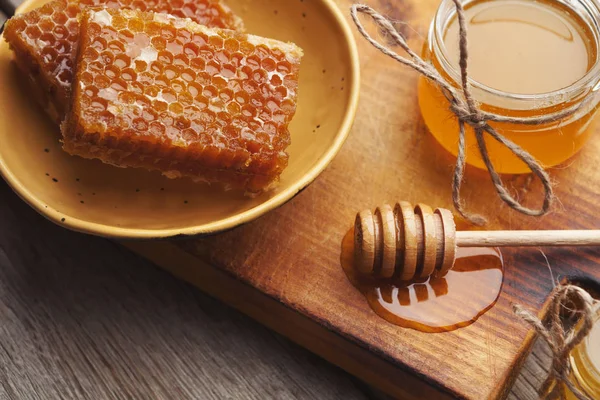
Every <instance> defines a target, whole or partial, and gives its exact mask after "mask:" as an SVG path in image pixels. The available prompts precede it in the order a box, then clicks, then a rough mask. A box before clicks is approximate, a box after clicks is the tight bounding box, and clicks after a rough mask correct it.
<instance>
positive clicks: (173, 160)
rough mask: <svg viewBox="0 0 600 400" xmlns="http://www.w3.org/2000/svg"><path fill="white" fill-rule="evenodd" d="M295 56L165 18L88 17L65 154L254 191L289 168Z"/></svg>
mask: <svg viewBox="0 0 600 400" xmlns="http://www.w3.org/2000/svg"><path fill="white" fill-rule="evenodd" d="M301 57H302V50H301V49H300V48H298V47H297V46H296V45H294V44H291V43H283V42H279V41H276V40H272V39H265V38H260V37H257V36H252V35H247V34H244V33H240V32H236V31H232V30H224V29H218V28H208V27H205V26H202V25H198V24H196V23H194V22H192V21H191V20H189V19H180V18H175V17H173V16H170V15H167V14H155V13H144V12H140V11H132V10H113V9H104V10H89V11H87V12H85V13H84V16H83V19H82V21H81V33H80V51H79V55H78V58H77V72H76V77H75V84H74V85H73V97H72V108H71V110H70V111H69V113H68V115H67V118H66V120H65V122H64V123H63V126H62V128H63V141H64V149H65V150H66V151H67V152H68V153H70V154H75V155H79V156H82V157H86V158H97V159H100V160H102V161H103V162H105V163H108V164H113V165H116V166H121V167H124V166H130V167H142V168H146V169H150V170H159V171H161V172H162V173H163V174H164V175H166V176H168V177H173V178H174V177H181V176H188V177H191V178H193V179H194V180H196V181H206V182H220V183H223V184H225V185H226V186H230V187H235V188H242V189H246V190H247V191H249V192H259V191H261V190H263V189H265V188H267V187H268V186H270V185H271V184H272V183H273V182H275V181H276V180H277V178H278V177H279V175H280V174H281V172H282V171H283V169H284V168H285V167H286V165H287V161H288V155H287V154H286V152H285V149H286V148H287V146H288V145H289V143H290V134H289V131H288V124H289V123H290V121H291V119H292V117H293V116H294V113H295V111H296V97H297V88H298V72H299V68H300V59H301Z"/></svg>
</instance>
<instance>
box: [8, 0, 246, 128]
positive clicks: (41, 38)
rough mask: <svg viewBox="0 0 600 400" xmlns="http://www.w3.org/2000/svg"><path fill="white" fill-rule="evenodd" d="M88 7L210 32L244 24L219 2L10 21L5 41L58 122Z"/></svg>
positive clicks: (49, 9) (69, 10)
mask: <svg viewBox="0 0 600 400" xmlns="http://www.w3.org/2000/svg"><path fill="white" fill-rule="evenodd" d="M86 7H108V8H131V9H140V10H142V11H146V10H148V11H156V12H164V13H167V14H171V15H174V16H177V17H182V18H185V17H188V18H191V19H193V20H194V21H196V22H198V23H200V24H203V25H207V26H212V27H218V28H229V29H237V30H243V24H242V21H241V20H240V19H239V18H238V17H236V16H235V15H234V14H233V13H232V12H231V10H230V9H229V8H228V7H227V6H225V5H224V4H223V2H221V1H220V0H148V1H143V0H133V1H132V0H68V1H67V0H55V1H52V2H50V3H47V4H45V5H43V6H42V7H40V8H37V9H35V10H33V11H30V12H28V13H26V14H22V15H18V16H15V17H13V18H11V19H10V20H9V21H8V22H7V23H6V26H5V30H4V37H5V39H6V41H7V42H8V43H9V44H10V46H11V48H12V49H13V51H14V52H15V59H16V62H17V65H18V66H19V68H20V69H21V70H22V71H23V72H24V73H25V75H26V76H27V77H28V80H29V82H30V83H31V85H30V86H31V88H32V90H33V92H34V97H36V99H37V100H38V101H39V102H40V103H41V105H42V106H43V107H44V109H45V110H46V111H47V113H48V114H49V115H50V116H51V117H52V118H53V119H54V120H56V121H57V122H60V121H61V120H62V118H63V117H64V113H65V111H66V108H67V104H68V101H69V97H70V88H71V80H72V76H73V65H74V61H75V54H76V47H77V43H78V35H79V22H78V15H79V14H80V12H81V10H83V9H84V8H86Z"/></svg>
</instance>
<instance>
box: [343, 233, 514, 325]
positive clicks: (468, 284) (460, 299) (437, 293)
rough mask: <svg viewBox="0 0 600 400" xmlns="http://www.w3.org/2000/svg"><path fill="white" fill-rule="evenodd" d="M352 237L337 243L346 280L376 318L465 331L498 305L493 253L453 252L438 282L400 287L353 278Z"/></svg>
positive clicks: (499, 272) (498, 269)
mask: <svg viewBox="0 0 600 400" xmlns="http://www.w3.org/2000/svg"><path fill="white" fill-rule="evenodd" d="M353 259H354V231H353V230H350V231H349V232H348V233H347V234H346V236H345V237H344V240H343V242H342V254H341V263H342V268H343V269H344V272H345V273H346V276H347V277H348V279H349V280H350V282H351V283H352V285H354V286H355V287H356V288H357V289H358V290H359V291H360V292H361V293H362V294H363V295H364V296H365V298H366V300H367V302H368V303H369V306H370V307H371V309H373V311H375V313H377V315H379V316H380V317H382V318H384V319H386V320H387V321H389V322H391V323H393V324H395V325H399V326H402V327H405V328H412V329H417V330H419V331H423V332H432V333H433V332H446V331H451V330H454V329H458V328H462V327H465V326H468V325H470V324H472V323H473V322H475V321H476V320H477V318H479V317H480V316H481V315H483V314H484V313H485V312H486V311H487V310H489V309H490V308H491V307H492V306H493V305H494V304H495V303H496V300H497V299H498V296H499V294H500V291H501V289H502V283H503V281H504V264H503V261H502V255H501V253H500V252H499V250H497V249H493V248H459V249H458V251H457V258H456V262H455V264H454V268H453V269H452V270H451V271H450V272H449V273H448V274H447V275H446V276H445V277H443V278H430V279H427V280H426V281H421V282H409V283H406V284H404V283H401V282H394V281H392V280H390V279H374V278H372V277H365V276H362V275H360V274H358V273H357V272H356V269H355V268H354V265H353Z"/></svg>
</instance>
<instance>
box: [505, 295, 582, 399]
mask: <svg viewBox="0 0 600 400" xmlns="http://www.w3.org/2000/svg"><path fill="white" fill-rule="evenodd" d="M573 300H577V306H578V307H577V309H576V310H571V311H572V312H573V313H574V314H577V315H579V316H580V319H581V322H582V323H581V326H580V327H572V328H571V329H565V327H564V324H563V322H562V320H561V310H562V308H563V307H564V308H566V306H567V302H572V301H573ZM573 304H575V303H573ZM593 307H594V299H593V298H592V296H591V295H590V294H589V293H588V292H586V291H585V290H583V289H582V288H580V287H578V286H575V285H558V286H557V287H556V288H555V289H554V290H553V292H552V294H551V295H550V304H549V307H548V320H549V321H548V323H549V326H548V327H546V326H544V324H543V323H542V321H541V320H540V319H539V318H538V317H536V316H535V315H533V314H532V313H530V312H529V311H527V310H525V309H524V308H523V307H521V306H520V305H518V304H516V305H514V306H513V311H514V312H515V314H516V315H517V316H519V317H521V318H522V319H523V320H524V321H526V322H527V323H528V324H529V325H531V327H532V328H533V329H534V330H535V331H536V333H537V334H538V335H540V336H541V337H542V338H543V339H544V341H546V343H548V345H549V346H550V350H551V351H552V366H551V368H550V372H549V373H548V376H547V377H546V380H545V381H544V383H543V384H542V386H541V388H540V390H539V395H540V397H542V398H545V397H547V395H548V394H549V392H550V391H551V389H553V387H554V385H555V384H556V383H560V384H561V385H560V386H559V388H558V391H559V396H560V398H561V399H565V398H566V393H565V387H567V388H568V389H569V390H570V391H571V393H573V395H574V396H575V397H576V398H577V399H579V400H591V398H590V397H589V396H588V395H587V394H585V393H583V392H581V391H580V390H579V389H578V388H577V387H575V385H574V384H573V383H572V382H571V380H570V379H569V374H570V372H571V362H570V360H569V355H570V353H571V351H572V350H573V349H574V348H575V347H576V346H577V345H578V344H579V343H581V341H582V340H583V339H585V337H586V336H587V335H588V334H589V333H590V331H591V330H592V327H593V325H594V319H593V317H594V311H593Z"/></svg>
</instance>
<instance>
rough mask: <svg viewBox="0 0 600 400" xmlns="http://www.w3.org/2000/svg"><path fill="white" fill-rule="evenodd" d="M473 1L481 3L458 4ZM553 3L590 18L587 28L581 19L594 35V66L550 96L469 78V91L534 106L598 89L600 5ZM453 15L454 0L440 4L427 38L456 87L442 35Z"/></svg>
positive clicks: (589, 0)
mask: <svg viewBox="0 0 600 400" xmlns="http://www.w3.org/2000/svg"><path fill="white" fill-rule="evenodd" d="M475 1H481V0H461V3H462V4H463V6H465V5H468V4H469V3H473V2H475ZM552 1H554V2H560V3H561V4H563V5H564V6H566V7H568V8H569V9H570V10H572V11H573V12H575V13H576V14H577V15H578V16H579V17H582V15H581V11H582V10H579V9H575V8H574V4H573V3H579V4H580V5H581V6H582V7H581V8H582V9H583V11H585V12H586V13H587V14H588V15H589V16H590V17H591V18H592V21H593V24H589V23H588V22H587V21H586V19H583V21H584V22H585V23H586V24H587V25H588V26H589V28H590V30H591V32H592V33H593V35H594V42H595V46H596V50H597V51H596V60H595V62H594V65H593V66H592V67H591V68H590V69H589V70H588V71H587V72H586V73H585V74H584V75H583V76H582V77H581V78H579V79H578V80H576V81H575V82H573V83H571V84H570V85H569V86H566V87H564V88H560V89H557V90H553V91H550V92H544V93H533V94H527V93H512V92H507V91H503V90H499V89H495V88H492V87H490V86H488V85H485V84H483V83H481V82H479V81H476V80H474V79H472V78H471V77H469V79H468V81H469V84H470V85H471V87H472V88H475V89H478V90H481V91H483V92H484V93H487V94H489V95H492V96H497V97H501V98H505V99H510V100H517V101H526V102H531V101H533V102H535V103H536V104H540V103H541V102H543V103H547V102H548V99H552V98H556V99H560V100H565V99H572V98H574V97H576V96H578V95H579V94H581V93H582V92H583V91H584V90H585V89H587V88H589V87H590V86H591V87H592V88H593V89H594V90H595V89H597V88H596V85H597V84H598V82H599V81H600V8H599V6H600V4H599V3H598V2H597V1H594V0H575V1H566V2H563V1H560V0H552ZM444 7H450V8H451V12H450V13H449V14H448V15H444V14H443V12H442V10H444ZM455 15H456V8H455V5H454V2H453V0H442V2H441V3H440V5H439V7H438V9H437V12H436V14H435V17H434V22H433V25H432V28H433V29H431V30H430V36H431V35H433V36H434V39H435V40H431V39H432V38H430V43H432V44H434V48H435V50H436V53H437V54H436V55H437V57H438V60H439V61H440V64H441V66H442V68H443V69H444V70H445V72H446V73H447V74H448V75H449V76H450V78H452V80H453V81H454V82H455V83H458V84H459V83H460V79H461V78H460V71H459V70H458V69H457V68H456V66H454V65H452V63H451V62H450V61H449V58H448V57H447V54H448V52H447V49H446V45H445V42H444V34H445V30H446V27H447V22H448V21H450V20H451V18H453V17H454V16H455ZM440 56H441V57H440Z"/></svg>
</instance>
